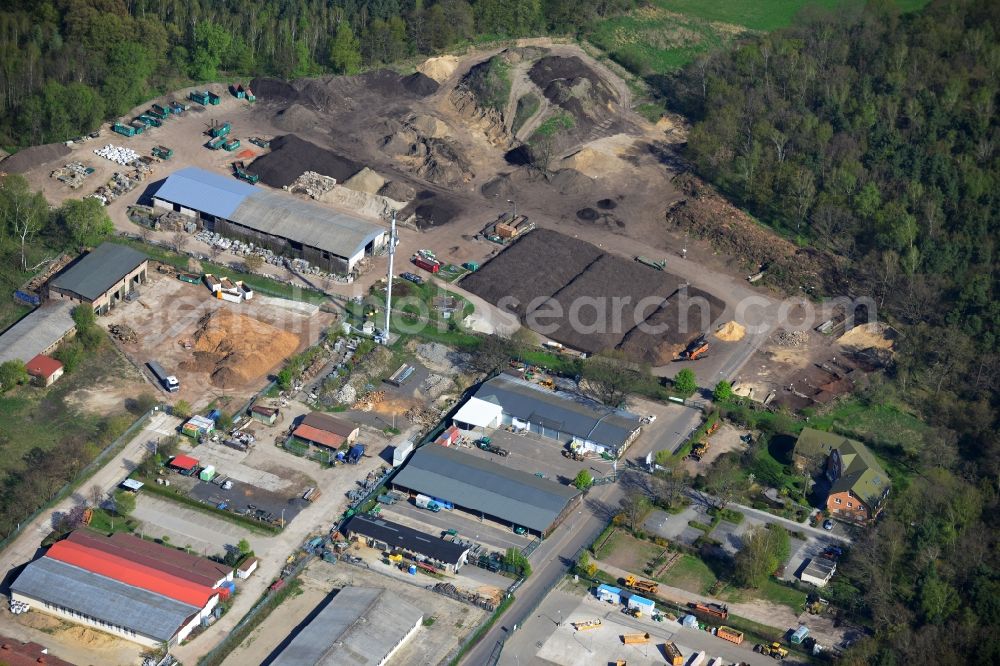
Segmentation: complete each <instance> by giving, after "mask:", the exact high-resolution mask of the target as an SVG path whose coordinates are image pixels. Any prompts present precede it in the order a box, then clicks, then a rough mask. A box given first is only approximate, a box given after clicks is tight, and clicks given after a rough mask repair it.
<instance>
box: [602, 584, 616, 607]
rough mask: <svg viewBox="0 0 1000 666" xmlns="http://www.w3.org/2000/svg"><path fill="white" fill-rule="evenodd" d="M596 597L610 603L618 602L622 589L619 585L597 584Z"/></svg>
mask: <svg viewBox="0 0 1000 666" xmlns="http://www.w3.org/2000/svg"><path fill="white" fill-rule="evenodd" d="M597 598H598V599H599V600H601V601H606V602H608V603H610V604H620V603H621V602H622V590H621V588H620V587H612V586H610V585H603V584H602V585H598V586H597Z"/></svg>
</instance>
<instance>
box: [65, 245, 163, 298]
mask: <svg viewBox="0 0 1000 666" xmlns="http://www.w3.org/2000/svg"><path fill="white" fill-rule="evenodd" d="M148 264H149V258H148V257H147V256H146V255H144V254H143V253H142V252H139V251H138V250H133V249H132V248H130V247H128V246H125V245H117V244H115V243H102V244H101V245H99V246H97V247H96V248H95V249H94V250H91V251H90V252H88V253H87V254H86V255H84V256H83V257H82V258H81V259H79V260H78V261H76V262H75V263H73V264H71V265H70V266H69V268H67V269H66V270H64V271H62V272H61V273H59V274H58V275H56V276H55V277H54V278H52V280H50V281H49V298H50V299H51V300H56V301H58V300H63V301H69V302H71V303H73V304H79V303H89V304H90V305H91V306H92V307H93V308H94V312H96V313H98V314H104V313H106V312H107V311H108V310H110V309H111V308H113V307H114V306H115V305H116V304H117V303H119V302H120V301H122V300H124V299H125V297H126V296H127V295H128V293H129V292H131V291H132V290H133V289H134V288H135V287H136V286H137V285H139V284H142V283H143V282H145V281H146V268H147V266H148Z"/></svg>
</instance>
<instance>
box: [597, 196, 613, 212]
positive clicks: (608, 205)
mask: <svg viewBox="0 0 1000 666" xmlns="http://www.w3.org/2000/svg"><path fill="white" fill-rule="evenodd" d="M597 207H598V208H600V209H601V210H614V209H615V208H618V202H617V201H615V200H614V199H601V200H600V201H598V202H597Z"/></svg>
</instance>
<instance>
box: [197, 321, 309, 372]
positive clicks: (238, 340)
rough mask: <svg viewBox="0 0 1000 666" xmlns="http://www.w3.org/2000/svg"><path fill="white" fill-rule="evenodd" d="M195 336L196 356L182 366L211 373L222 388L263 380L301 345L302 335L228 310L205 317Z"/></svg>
mask: <svg viewBox="0 0 1000 666" xmlns="http://www.w3.org/2000/svg"><path fill="white" fill-rule="evenodd" d="M193 338H194V350H193V351H194V353H193V356H194V358H193V359H192V360H190V361H185V362H184V363H182V364H181V367H182V368H183V369H185V370H189V371H195V372H199V371H200V372H207V373H209V375H210V381H211V383H212V384H213V385H215V386H220V387H225V386H230V387H232V386H239V385H243V384H249V383H251V382H253V381H255V380H257V379H259V378H260V377H262V376H263V375H264V374H266V373H267V372H269V371H270V370H272V369H274V368H275V367H277V366H278V364H280V363H281V362H282V361H283V360H284V359H285V358H287V357H288V356H290V355H292V354H293V353H295V350H296V349H298V346H299V338H298V336H296V335H294V334H292V333H289V332H288V331H283V330H281V329H279V328H276V327H274V326H271V325H270V324H266V323H264V322H262V321H259V320H257V319H253V318H251V317H248V316H246V315H242V314H238V313H235V312H233V311H232V310H227V309H223V310H216V311H215V312H210V313H208V314H206V315H205V316H203V317H202V318H201V320H199V322H198V329H197V330H196V331H195V333H194V336H193Z"/></svg>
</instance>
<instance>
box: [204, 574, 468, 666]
mask: <svg viewBox="0 0 1000 666" xmlns="http://www.w3.org/2000/svg"><path fill="white" fill-rule="evenodd" d="M419 580H420V581H421V582H424V581H426V579H425V578H424V579H419ZM345 585H356V586H362V587H377V588H386V589H389V590H390V591H391V594H392V595H394V596H398V597H399V598H401V599H404V600H405V601H408V602H410V603H412V604H414V605H416V606H417V607H418V608H420V609H421V610H423V612H424V617H425V618H434V622H433V624H431V625H430V626H423V627H421V628H420V629H419V630H418V632H417V633H416V635H414V637H413V638H412V639H411V640H410V641H408V642H407V644H406V645H405V646H404V647H403V648H402V649H401V650H400V651H399V652H398V653H397V654H396V655H394V656H393V658H392V659H390V660H389V662H388V663H389V664H390V665H391V666H404V665H405V666H411V665H414V666H416V665H424V664H426V665H427V666H431V665H434V664H440V663H444V662H445V661H446V656H447V655H449V654H450V653H451V652H452V651H453V650H455V649H456V648H457V646H458V644H459V642H460V641H461V640H463V639H464V638H465V637H466V636H467V635H468V634H469V633H470V632H471V631H472V630H473V628H474V627H475V626H477V625H478V623H479V622H481V621H482V620H483V618H484V617H485V616H486V612H485V611H483V610H482V609H479V608H476V607H475V606H470V605H468V604H463V603H461V602H458V601H455V600H453V599H449V598H447V597H444V596H442V595H440V594H436V593H434V592H429V591H427V590H424V589H422V588H421V587H419V586H417V585H413V584H407V583H405V582H399V581H396V580H394V579H392V578H388V577H386V576H383V575H381V574H379V573H377V572H375V571H370V570H367V569H364V568H361V567H357V566H353V565H350V564H343V563H338V564H334V565H331V564H328V563H326V562H322V561H317V562H314V563H312V564H310V565H309V567H307V568H306V570H305V571H304V572H303V574H302V590H303V592H302V594H300V595H298V596H294V597H291V598H290V599H288V600H286V601H285V603H284V604H282V605H281V607H280V608H279V609H278V610H276V611H275V612H274V613H272V614H271V616H270V617H269V618H268V619H267V621H266V622H265V623H264V624H262V625H261V626H260V627H258V628H257V629H255V630H254V631H253V632H252V633H251V634H250V636H249V637H247V639H246V640H244V641H243V643H241V644H240V645H239V647H237V648H236V650H234V651H233V652H232V653H231V654H230V655H229V657H228V658H227V659H226V661H225V662H223V663H224V664H226V666H243V665H244V664H260V663H263V662H264V661H265V659H267V657H268V655H270V654H271V653H272V651H273V650H274V649H275V648H276V647H278V645H280V644H281V642H282V641H283V640H285V638H286V637H287V636H288V635H289V633H290V632H291V631H292V630H294V629H295V628H296V627H297V626H298V625H299V623H301V622H302V621H303V620H304V619H305V618H306V617H307V616H308V615H309V613H310V612H312V610H313V609H314V608H315V607H316V606H317V604H319V603H320V602H321V601H323V599H325V598H326V596H327V595H328V594H329V593H330V591H332V590H334V589H340V588H342V587H344V586H345Z"/></svg>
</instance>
